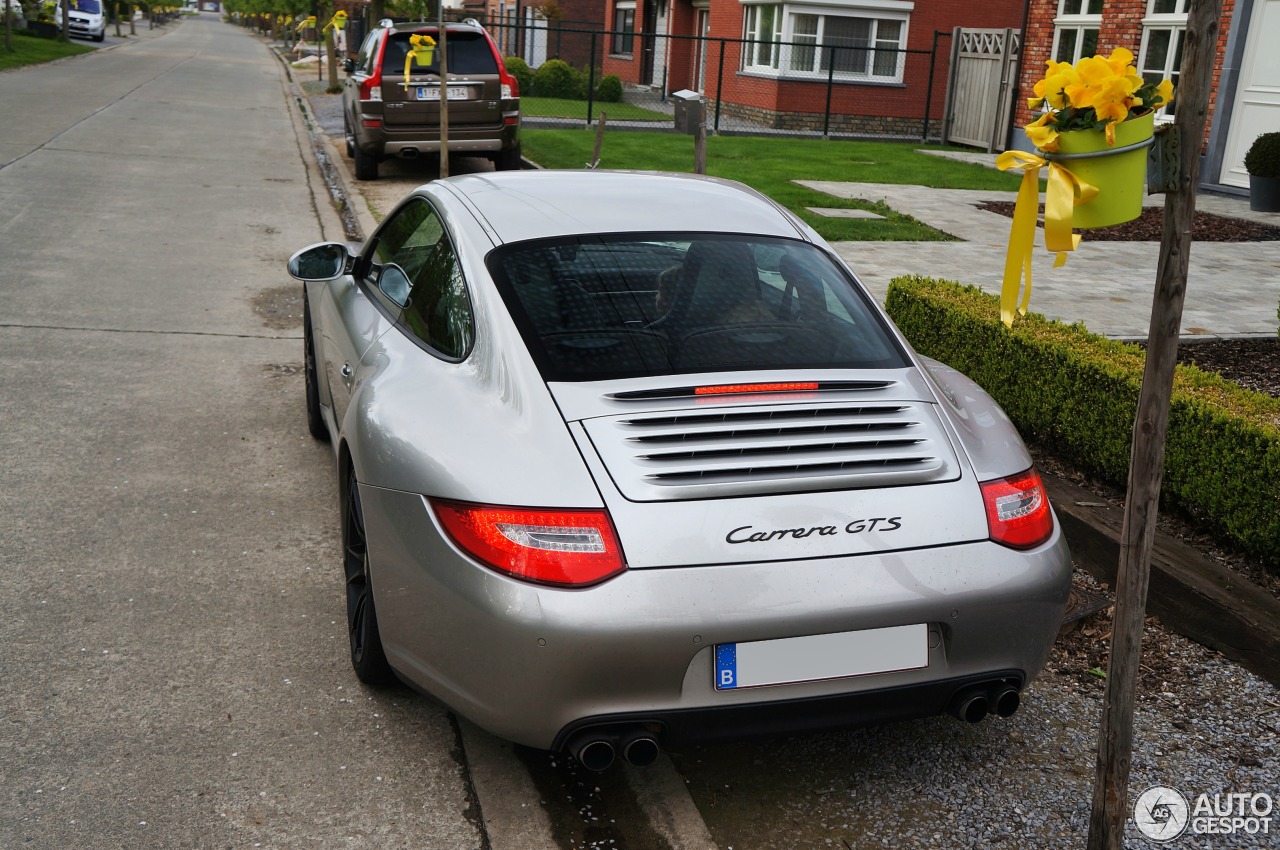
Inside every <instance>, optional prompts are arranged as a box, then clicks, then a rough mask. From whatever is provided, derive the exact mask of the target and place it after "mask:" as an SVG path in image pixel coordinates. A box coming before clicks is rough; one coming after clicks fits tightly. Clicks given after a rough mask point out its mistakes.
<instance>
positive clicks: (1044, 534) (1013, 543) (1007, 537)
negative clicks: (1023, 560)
mask: <svg viewBox="0 0 1280 850" xmlns="http://www.w3.org/2000/svg"><path fill="white" fill-rule="evenodd" d="M982 501H983V504H984V505H985V506H986V509H987V529H988V530H989V531H990V533H991V539H992V540H994V541H995V542H997V543H1000V544H1003V545H1005V546H1008V547H1010V548H1011V549H1031V548H1033V547H1035V546H1039V545H1040V544H1041V543H1043V542H1045V541H1046V540H1048V539H1049V535H1051V534H1052V533H1053V513H1052V512H1051V511H1050V510H1049V497H1048V495H1046V494H1045V492H1044V484H1043V483H1041V481H1040V475H1039V473H1037V472H1036V471H1035V470H1034V469H1028V470H1027V471H1026V472H1023V473H1020V474H1018V475H1012V476H1010V477H1008V478H1001V479H999V480H997V481H988V482H986V483H984V484H983V485H982Z"/></svg>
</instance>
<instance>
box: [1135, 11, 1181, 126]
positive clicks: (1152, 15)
mask: <svg viewBox="0 0 1280 850" xmlns="http://www.w3.org/2000/svg"><path fill="white" fill-rule="evenodd" d="M1189 5H1190V3H1189V0H1174V11H1172V12H1167V13H1157V12H1156V11H1155V7H1156V0H1147V16H1146V17H1145V18H1143V19H1142V49H1141V50H1140V51H1138V73H1139V74H1140V75H1142V77H1143V78H1145V79H1148V80H1156V81H1159V80H1164V79H1169V80H1173V87H1174V89H1175V91H1176V89H1177V87H1178V75H1179V72H1180V70H1181V69H1180V68H1178V67H1177V66H1176V65H1175V64H1174V62H1175V61H1176V59H1177V56H1178V41H1179V39H1181V38H1183V36H1184V34H1185V33H1186V31H1187V7H1188V6H1189ZM1156 32H1167V33H1169V49H1168V51H1167V52H1166V53H1165V57H1164V66H1163V67H1160V68H1148V67H1147V58H1148V52H1149V47H1150V44H1151V36H1152V34H1153V33H1156ZM1175 107H1176V101H1175V103H1173V104H1166V105H1163V106H1161V107H1160V108H1159V109H1158V110H1156V121H1159V122H1161V123H1167V122H1169V121H1172V120H1173V109H1174V108H1175Z"/></svg>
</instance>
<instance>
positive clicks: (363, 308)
mask: <svg viewBox="0 0 1280 850" xmlns="http://www.w3.org/2000/svg"><path fill="white" fill-rule="evenodd" d="M439 226H440V225H439V220H438V218H436V217H435V214H434V212H433V211H432V210H431V207H430V206H429V205H428V204H427V203H426V202H425V201H423V200H422V199H421V198H410V199H408V200H407V201H405V202H404V203H403V204H402V205H401V206H400V207H399V208H398V209H397V210H396V211H395V212H393V213H392V214H391V215H390V216H388V217H387V219H386V221H384V222H383V223H382V226H381V227H379V228H378V230H377V232H375V233H374V235H373V238H372V239H371V240H370V241H369V243H368V245H366V247H365V251H364V254H363V255H361V258H360V261H359V262H358V263H357V264H356V269H355V270H354V274H353V275H352V276H348V277H342V278H339V279H338V280H336V281H334V282H332V283H331V284H329V285H328V286H327V287H326V290H325V295H324V297H323V298H322V299H321V302H320V304H319V305H317V312H319V314H320V315H319V317H318V318H319V322H318V324H319V328H318V329H319V331H320V338H321V343H320V344H321V346H322V351H323V356H322V358H321V361H322V362H323V364H324V369H325V378H326V380H327V381H328V385H329V391H330V396H331V398H332V402H333V415H334V421H336V422H337V423H338V429H339V430H340V431H341V430H342V429H343V421H344V419H345V417H346V415H347V408H348V407H349V406H350V404H351V397H352V395H354V393H355V392H356V390H358V389H359V387H360V385H361V383H362V382H363V381H364V380H365V379H366V378H367V375H368V372H369V370H370V368H372V366H373V365H374V364H372V363H370V362H368V359H367V358H366V355H367V354H368V352H369V349H370V348H371V347H372V345H373V344H374V343H375V342H376V341H377V340H378V339H379V338H380V337H381V336H382V335H383V334H385V333H386V332H387V331H388V330H390V329H391V328H392V327H393V326H394V325H395V323H396V322H397V321H398V320H399V318H400V314H401V312H402V311H403V309H404V306H405V304H406V303H407V302H408V299H409V290H410V285H411V281H412V280H413V276H414V275H415V274H416V273H417V271H419V270H420V269H421V267H422V265H423V264H424V263H425V262H426V260H427V257H428V256H429V255H430V253H431V251H432V250H433V249H434V248H435V245H436V243H437V242H438V241H439V232H438V231H439Z"/></svg>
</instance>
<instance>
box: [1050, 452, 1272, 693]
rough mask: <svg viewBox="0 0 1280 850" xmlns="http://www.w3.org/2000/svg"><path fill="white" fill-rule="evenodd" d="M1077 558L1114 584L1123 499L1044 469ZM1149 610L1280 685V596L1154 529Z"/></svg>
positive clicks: (1051, 501)
mask: <svg viewBox="0 0 1280 850" xmlns="http://www.w3.org/2000/svg"><path fill="white" fill-rule="evenodd" d="M1040 477H1041V479H1042V480H1043V481H1044V484H1045V489H1046V490H1047V491H1048V493H1049V501H1050V503H1052V505H1053V507H1054V511H1055V512H1056V513H1057V515H1058V521H1059V522H1060V523H1061V524H1062V530H1063V533H1064V534H1065V535H1066V538H1067V543H1068V544H1069V545H1070V547H1071V555H1072V558H1073V559H1074V560H1075V562H1076V565H1077V566H1079V567H1080V568H1081V569H1084V570H1085V571H1087V572H1088V573H1090V574H1091V575H1092V576H1094V578H1096V579H1098V580H1099V581H1105V582H1109V583H1110V584H1111V586H1112V587H1115V582H1116V570H1117V568H1118V566H1119V563H1120V542H1121V539H1122V537H1121V528H1122V525H1123V522H1124V516H1123V514H1124V511H1123V508H1121V507H1116V506H1113V505H1111V504H1110V503H1109V502H1103V501H1100V500H1099V499H1098V497H1097V495H1096V494H1094V493H1092V492H1090V491H1088V490H1085V489H1083V488H1081V487H1077V486H1076V485H1074V484H1071V483H1069V482H1067V481H1065V480H1063V479H1061V478H1057V477H1055V476H1052V475H1049V474H1047V473H1044V472H1041V474H1040ZM1147 612H1148V613H1150V614H1154V615H1156V616H1157V617H1159V618H1160V619H1161V620H1163V621H1164V623H1165V625H1166V626H1168V627H1169V628H1171V629H1173V630H1174V631H1175V632H1177V633H1178V634H1181V635H1183V636H1185V637H1188V638H1190V639H1191V640H1194V641H1196V642H1197V643H1200V644H1203V645H1204V646H1207V647H1209V648H1210V649H1214V650H1217V651H1218V652H1221V653H1222V654H1223V655H1225V656H1226V657H1227V658H1230V659H1231V660H1232V661H1235V662H1236V663H1238V664H1239V665H1240V666H1242V667H1244V668H1245V669H1247V670H1249V671H1250V672H1252V673H1255V674H1257V675H1258V676H1261V677H1262V678H1264V679H1266V680H1267V681H1268V682H1270V683H1271V684H1273V685H1276V686H1277V687H1280V600H1277V599H1276V598H1275V597H1273V596H1272V595H1271V594H1270V593H1268V592H1267V591H1265V590H1263V589H1262V588H1260V587H1258V586H1257V585H1256V584H1254V583H1253V582H1251V581H1249V580H1248V579H1246V578H1245V577H1244V576H1242V575H1239V574H1238V573H1234V572H1232V571H1231V570H1228V569H1227V568H1226V567H1223V566H1222V565H1221V564H1218V563H1216V562H1214V561H1212V560H1210V559H1209V558H1208V557H1206V556H1205V555H1204V554H1202V553H1201V552H1200V551H1199V550H1197V549H1195V548H1194V547H1192V546H1189V545H1187V544H1186V543H1183V542H1182V541H1181V540H1178V539H1177V538H1175V537H1171V536H1169V535H1167V534H1162V533H1160V532H1157V533H1156V539H1155V545H1154V547H1153V549H1152V553H1151V583H1150V587H1149V590H1148V592H1147Z"/></svg>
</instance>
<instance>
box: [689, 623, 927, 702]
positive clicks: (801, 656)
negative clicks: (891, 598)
mask: <svg viewBox="0 0 1280 850" xmlns="http://www.w3.org/2000/svg"><path fill="white" fill-rule="evenodd" d="M715 652H716V656H715V657H716V669H715V676H716V682H715V684H716V690H720V691H723V690H731V689H733V688H758V687H762V686H764V685H791V684H795V683H797V682H815V681H819V680H822V679H843V678H846V677H849V676H866V675H869V674H872V673H892V672H895V671H897V670H919V669H921V668H924V667H928V666H929V627H928V626H926V625H925V624H923V623H918V624H916V625H912V626H893V627H891V628H887V629H866V630H864V631H860V632H838V633H836V634H830V635H806V636H805V637H795V638H780V639H778V640H758V641H751V642H749V643H722V644H717V645H716V649H715Z"/></svg>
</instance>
